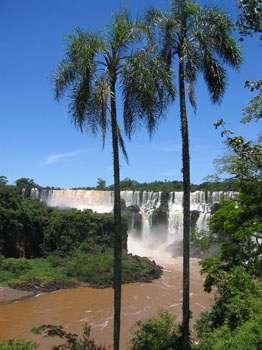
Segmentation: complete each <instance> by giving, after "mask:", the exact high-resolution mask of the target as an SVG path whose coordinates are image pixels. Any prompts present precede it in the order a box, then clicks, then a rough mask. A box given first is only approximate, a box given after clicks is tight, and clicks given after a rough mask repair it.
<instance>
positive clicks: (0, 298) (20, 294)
mask: <svg viewBox="0 0 262 350" xmlns="http://www.w3.org/2000/svg"><path fill="white" fill-rule="evenodd" d="M133 258H134V260H137V262H139V263H140V262H141V261H140V259H141V258H140V257H138V256H133ZM150 265H151V268H150V269H148V268H147V269H144V271H141V270H140V271H136V273H134V271H133V273H130V271H128V273H127V271H123V273H122V284H128V283H134V282H142V283H151V282H152V281H153V280H154V279H158V278H160V277H161V275H162V273H163V268H162V267H161V266H158V265H157V264H156V263H155V262H154V261H150ZM79 287H90V288H96V289H104V288H112V287H113V275H112V274H110V275H108V276H107V278H104V279H103V280H101V281H99V283H96V282H93V283H88V282H83V281H79V282H72V281H69V280H66V279H51V280H50V279H49V280H46V279H42V278H30V279H27V280H25V281H23V282H20V281H19V282H17V283H9V284H8V286H7V287H0V304H6V303H11V302H16V301H21V300H24V299H27V298H30V297H34V296H36V295H38V294H43V293H51V292H54V291H58V290H64V289H75V288H79Z"/></svg>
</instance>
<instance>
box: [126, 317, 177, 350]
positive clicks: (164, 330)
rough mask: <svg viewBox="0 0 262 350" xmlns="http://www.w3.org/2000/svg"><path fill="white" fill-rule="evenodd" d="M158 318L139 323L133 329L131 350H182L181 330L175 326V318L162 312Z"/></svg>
mask: <svg viewBox="0 0 262 350" xmlns="http://www.w3.org/2000/svg"><path fill="white" fill-rule="evenodd" d="M158 316H159V317H158V318H147V319H145V320H144V321H141V320H140V321H138V322H137V323H136V324H135V326H134V327H132V329H131V333H132V335H133V337H132V339H131V340H130V344H131V350H149V349H150V350H180V349H182V343H181V329H180V326H179V325H178V324H175V319H176V317H175V316H172V315H171V314H170V313H169V312H168V311H167V310H160V311H159V313H158Z"/></svg>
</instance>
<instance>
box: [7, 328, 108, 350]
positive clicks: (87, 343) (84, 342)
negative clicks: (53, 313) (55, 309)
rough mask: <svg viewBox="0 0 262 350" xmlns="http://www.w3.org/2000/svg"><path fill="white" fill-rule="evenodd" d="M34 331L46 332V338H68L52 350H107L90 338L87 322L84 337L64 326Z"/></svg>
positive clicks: (38, 332)
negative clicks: (67, 330) (67, 329)
mask: <svg viewBox="0 0 262 350" xmlns="http://www.w3.org/2000/svg"><path fill="white" fill-rule="evenodd" d="M32 331H33V333H35V334H43V333H44V335H43V337H45V338H46V337H49V338H51V337H52V338H54V337H59V338H60V339H65V340H66V343H65V344H63V345H60V346H59V347H57V346H53V347H52V350H57V349H63V350H106V347H105V346H101V345H96V343H95V341H94V339H92V338H90V332H91V327H90V326H88V325H87V324H86V325H85V326H84V327H83V338H80V337H79V336H78V335H77V334H73V333H67V332H66V331H64V329H63V327H62V326H53V325H43V326H40V327H38V328H33V329H32ZM0 350H1V349H0ZM8 350H9V349H8ZM26 350H27V349H26Z"/></svg>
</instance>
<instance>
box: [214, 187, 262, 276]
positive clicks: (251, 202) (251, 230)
mask: <svg viewBox="0 0 262 350" xmlns="http://www.w3.org/2000/svg"><path fill="white" fill-rule="evenodd" d="M261 194H262V182H261V181H259V180H253V181H249V182H247V181H241V182H240V194H239V196H238V202H237V205H236V202H233V201H222V202H221V204H222V208H221V209H219V210H218V211H216V212H215V213H214V215H213V216H212V217H211V220H210V232H211V234H213V235H216V238H217V240H220V241H222V246H221V252H220V255H219V262H218V263H219V264H220V267H221V269H222V270H225V269H227V270H228V269H230V268H231V267H233V266H243V267H244V268H245V269H246V270H248V271H249V272H250V273H251V274H253V275H255V276H261V266H262V262H261V258H260V255H261V252H262V246H261V242H260V238H261V233H262V218H261V210H262V203H261ZM207 272H208V271H207Z"/></svg>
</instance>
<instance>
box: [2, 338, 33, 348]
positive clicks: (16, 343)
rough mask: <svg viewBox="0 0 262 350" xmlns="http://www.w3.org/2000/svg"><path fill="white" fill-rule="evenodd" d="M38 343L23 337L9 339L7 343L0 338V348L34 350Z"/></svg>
mask: <svg viewBox="0 0 262 350" xmlns="http://www.w3.org/2000/svg"><path fill="white" fill-rule="evenodd" d="M37 348H38V345H37V344H35V343H32V342H30V341H26V340H24V339H15V338H13V339H9V340H8V341H7V343H5V342H4V341H1V340H0V350H36V349H37Z"/></svg>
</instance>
